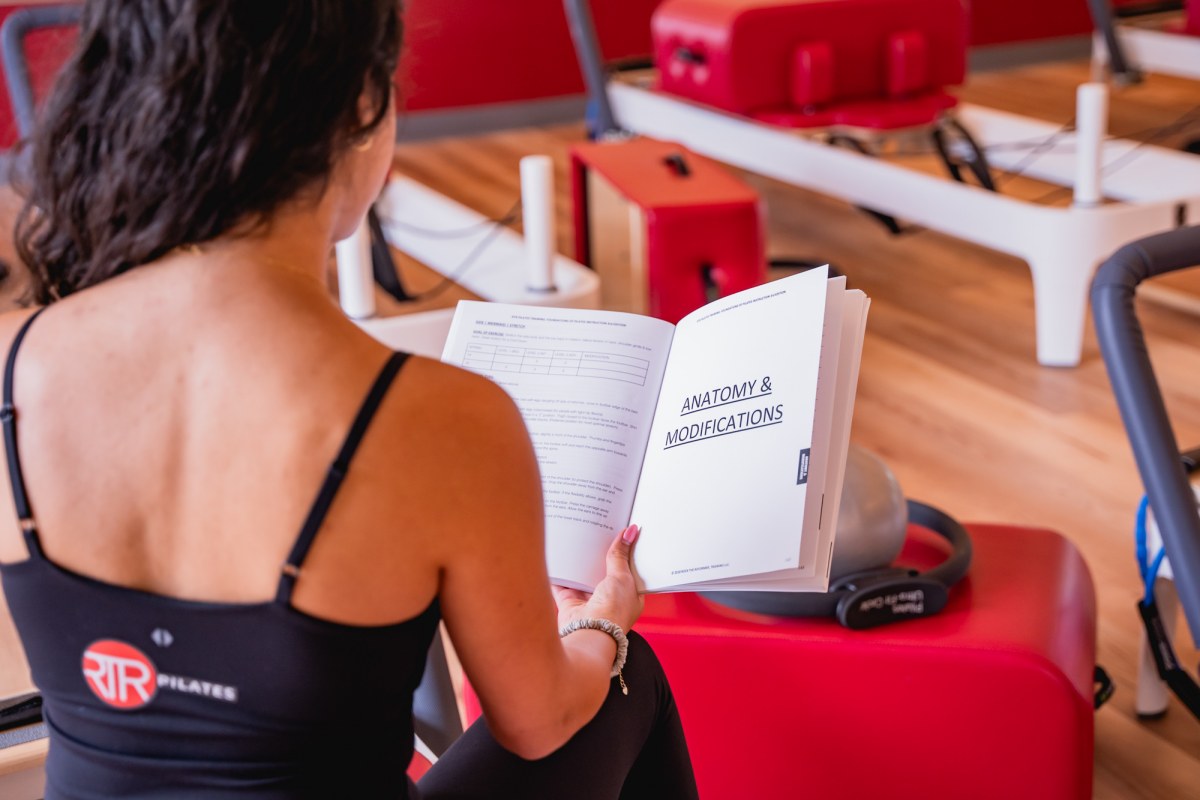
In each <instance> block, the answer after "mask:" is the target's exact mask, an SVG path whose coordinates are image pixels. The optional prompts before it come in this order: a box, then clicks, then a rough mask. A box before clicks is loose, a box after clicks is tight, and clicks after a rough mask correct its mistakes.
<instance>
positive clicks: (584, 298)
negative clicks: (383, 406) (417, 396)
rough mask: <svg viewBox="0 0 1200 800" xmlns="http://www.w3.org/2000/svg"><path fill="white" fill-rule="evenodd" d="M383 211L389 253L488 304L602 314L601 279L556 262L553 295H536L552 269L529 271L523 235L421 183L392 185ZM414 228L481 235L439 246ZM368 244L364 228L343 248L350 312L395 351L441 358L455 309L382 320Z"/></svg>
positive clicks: (342, 281)
mask: <svg viewBox="0 0 1200 800" xmlns="http://www.w3.org/2000/svg"><path fill="white" fill-rule="evenodd" d="M534 206H536V207H538V208H540V209H541V212H542V213H543V214H549V215H550V216H551V217H552V216H553V204H552V203H551V204H547V203H545V202H540V201H539V202H537V203H535V204H534ZM526 207H527V209H529V208H530V207H531V206H529V205H527V206H526ZM376 211H377V212H378V215H379V218H380V221H381V222H382V225H383V230H384V234H385V235H386V237H387V239H388V243H389V244H390V245H392V246H393V247H395V248H396V249H397V250H400V251H401V252H404V253H407V254H408V255H410V256H412V257H413V258H415V259H416V260H417V261H419V262H421V263H422V264H425V265H426V266H428V267H430V268H431V269H433V270H435V271H437V272H439V273H441V274H442V275H445V276H449V277H453V278H455V280H456V281H457V283H458V284H459V285H461V286H463V287H465V288H466V289H467V290H469V291H471V292H473V293H475V294H477V295H479V296H480V297H482V298H483V299H485V300H488V301H492V302H501V303H521V304H525V305H541V306H559V307H570V308H599V307H600V280H599V278H598V277H597V276H596V273H595V272H593V271H592V270H590V269H588V268H587V267H585V266H583V265H582V264H579V263H577V262H575V261H572V260H571V259H569V258H567V257H565V256H562V255H557V254H555V255H554V256H553V264H552V269H551V274H552V277H553V284H554V288H553V289H551V290H548V291H547V290H541V289H538V288H533V289H531V288H529V286H528V284H529V283H530V280H529V279H530V277H531V275H533V274H534V271H535V270H536V273H537V276H538V277H539V278H540V277H541V276H542V275H544V270H545V266H544V265H543V264H538V265H533V264H531V263H530V260H529V259H530V256H531V254H529V253H528V252H527V248H526V245H525V239H524V238H523V237H522V236H521V235H520V234H519V233H516V232H515V231H512V230H509V229H507V228H503V229H501V230H495V225H494V224H491V223H490V221H489V219H488V218H487V217H485V216H483V215H482V214H479V213H477V212H475V211H472V210H471V209H469V208H467V207H466V206H463V205H461V204H459V203H456V202H455V201H453V200H451V199H450V198H448V197H446V196H445V195H442V194H439V193H438V192H435V191H434V190H432V189H430V188H428V187H426V186H423V185H421V184H420V183H417V182H416V181H413V180H411V179H408V178H393V179H392V180H391V181H390V182H389V183H388V186H387V188H386V189H385V190H384V192H383V195H382V196H381V197H380V199H379V201H378V202H377V203H376ZM391 220H396V221H397V222H398V223H402V224H396V223H393V222H391ZM528 224H529V223H528V222H527V223H526V225H528ZM410 226H411V228H414V229H415V228H421V229H424V230H430V231H459V230H464V229H467V228H472V229H474V228H477V229H478V233H472V234H470V235H467V236H461V237H454V238H439V237H433V236H424V235H421V234H420V233H419V232H417V231H416V230H413V229H410ZM367 236H368V234H367V230H366V227H365V225H364V226H363V227H361V228H360V229H359V231H358V232H357V233H356V234H355V235H354V236H352V237H351V238H350V239H347V240H346V241H344V242H340V243H339V244H338V248H337V250H338V279H339V286H340V287H341V296H342V298H343V305H342V307H343V310H344V311H346V313H347V315H348V316H350V317H351V318H352V319H354V320H355V321H356V322H357V323H358V324H359V326H361V327H362V328H363V330H365V331H366V332H367V333H370V334H371V335H372V336H374V337H375V338H376V339H378V340H380V341H381V342H383V343H384V344H386V345H388V346H389V347H392V348H393V349H400V350H406V351H408V352H411V353H416V354H417V355H423V356H428V357H430V358H439V357H440V356H441V353H442V346H443V344H444V343H445V341H446V335H447V333H448V332H449V330H450V320H451V318H452V317H453V316H454V309H452V308H446V309H437V310H433V311H420V312H416V313H412V314H402V315H400V316H395V317H375V316H374V313H375V308H374V295H373V292H374V285H373V278H372V273H371V269H370V265H369V259H370V249H369V246H367V245H366V244H365V242H366V239H367ZM485 238H490V239H491V241H490V242H488V243H487V244H486V245H484V246H483V250H482V251H481V252H480V253H479V254H478V255H477V257H476V258H475V260H474V261H473V262H472V263H471V265H470V266H469V267H468V268H467V269H466V270H465V271H464V272H463V274H462V275H461V276H455V275H454V274H453V273H454V270H456V269H458V267H459V266H460V265H461V264H462V263H463V262H464V260H465V259H466V258H468V257H469V256H470V254H471V251H472V250H474V249H475V248H476V246H478V245H480V242H481V240H483V239H485ZM535 250H536V248H535ZM543 255H544V253H541V252H540V251H538V252H535V253H533V254H532V256H533V257H534V258H535V259H536V258H538V257H540V256H543ZM364 259H366V260H367V261H366V266H364ZM535 282H537V283H541V282H544V281H535ZM364 298H370V299H369V301H368V300H365V299H364Z"/></svg>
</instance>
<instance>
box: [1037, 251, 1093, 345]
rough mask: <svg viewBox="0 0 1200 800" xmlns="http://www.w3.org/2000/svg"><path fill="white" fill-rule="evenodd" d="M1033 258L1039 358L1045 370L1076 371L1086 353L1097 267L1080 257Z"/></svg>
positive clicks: (1043, 256) (1045, 256) (1065, 255)
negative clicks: (1090, 298)
mask: <svg viewBox="0 0 1200 800" xmlns="http://www.w3.org/2000/svg"><path fill="white" fill-rule="evenodd" d="M1054 255H1055V254H1041V255H1039V256H1036V257H1030V258H1029V259H1028V262H1029V271H1030V272H1031V273H1032V274H1033V305H1034V309H1035V316H1036V319H1037V358H1038V363H1039V364H1041V365H1042V366H1046V367H1074V366H1076V365H1078V364H1079V359H1080V356H1081V355H1082V353H1083V325H1084V320H1085V318H1086V316H1087V306H1088V290H1089V289H1090V287H1091V281H1092V273H1093V272H1094V271H1095V266H1094V264H1093V263H1092V262H1090V261H1086V262H1085V261H1084V260H1081V259H1080V257H1079V255H1078V254H1063V257H1054Z"/></svg>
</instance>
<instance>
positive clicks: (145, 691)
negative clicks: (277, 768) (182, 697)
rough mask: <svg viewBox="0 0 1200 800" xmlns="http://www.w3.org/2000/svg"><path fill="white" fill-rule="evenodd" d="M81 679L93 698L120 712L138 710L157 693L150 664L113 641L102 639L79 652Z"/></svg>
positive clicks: (155, 674)
mask: <svg viewBox="0 0 1200 800" xmlns="http://www.w3.org/2000/svg"><path fill="white" fill-rule="evenodd" d="M83 677H84V679H85V680H86V681H87V685H88V688H89V689H91V690H92V692H93V693H94V694H95V695H96V697H99V698H100V699H101V700H103V701H104V702H105V703H107V704H108V705H110V706H112V707H113V708H119V709H121V710H122V711H132V710H133V709H137V708H141V707H142V706H144V705H146V704H147V703H149V702H150V701H151V700H152V699H154V695H155V693H156V692H157V691H158V670H157V669H155V667H154V662H153V661H151V660H150V659H149V658H147V657H146V654H145V653H143V652H142V651H141V650H138V649H137V648H136V647H134V646H133V645H130V644H126V643H125V642H119V641H117V640H115V639H102V640H100V641H98V642H94V643H92V644H91V645H89V646H88V648H87V649H86V650H84V651H83Z"/></svg>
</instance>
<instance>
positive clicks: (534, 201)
mask: <svg viewBox="0 0 1200 800" xmlns="http://www.w3.org/2000/svg"><path fill="white" fill-rule="evenodd" d="M521 217H522V220H523V225H524V228H525V283H526V285H527V286H528V287H529V289H530V290H532V291H535V292H552V291H554V257H555V235H554V162H553V161H552V160H551V158H550V156H526V157H525V158H522V159H521Z"/></svg>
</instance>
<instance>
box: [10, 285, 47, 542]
mask: <svg viewBox="0 0 1200 800" xmlns="http://www.w3.org/2000/svg"><path fill="white" fill-rule="evenodd" d="M45 310H46V306H43V307H41V308H39V309H38V310H37V311H35V312H33V313H32V314H30V315H29V318H28V319H26V320H25V322H24V323H22V325H21V327H20V329H19V330H18V331H17V335H16V337H15V338H14V339H13V342H12V345H11V346H10V347H9V348H8V359H7V360H6V361H5V362H4V404H3V406H0V425H2V426H3V428H4V450H5V452H6V453H7V455H8V481H9V483H10V484H11V485H12V494H13V507H14V508H15V509H16V512H17V521H18V523H19V524H20V525H21V531H22V533H23V534H24V536H25V546H26V547H28V548H29V555H30V556H31V557H33V558H41V557H42V545H41V542H40V541H38V535H37V526H36V525H35V524H34V522H33V511H32V509H30V507H29V496H28V495H27V494H26V493H25V476H24V475H23V474H22V473H21V456H20V453H19V451H18V450H17V409H16V406H14V405H13V372H14V370H15V368H16V365H17V351H18V350H20V349H21V342H23V341H24V340H25V334H26V333H28V332H29V327H30V326H31V325H33V321H34V320H35V319H37V318H38V316H39V315H41V313H42V312H43V311H45Z"/></svg>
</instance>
